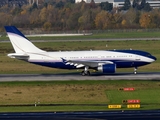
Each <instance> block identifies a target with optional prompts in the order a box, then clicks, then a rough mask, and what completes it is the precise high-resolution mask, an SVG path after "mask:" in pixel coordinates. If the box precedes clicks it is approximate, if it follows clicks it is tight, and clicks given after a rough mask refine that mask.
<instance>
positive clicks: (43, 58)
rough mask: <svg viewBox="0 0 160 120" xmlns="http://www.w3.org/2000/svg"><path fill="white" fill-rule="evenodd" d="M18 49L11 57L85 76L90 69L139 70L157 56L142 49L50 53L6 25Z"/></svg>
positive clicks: (103, 70) (105, 70)
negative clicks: (131, 68) (70, 70)
mask: <svg viewBox="0 0 160 120" xmlns="http://www.w3.org/2000/svg"><path fill="white" fill-rule="evenodd" d="M5 29H6V32H7V34H8V36H9V39H10V41H11V43H12V46H13V48H14V50H15V53H10V54H8V56H9V57H11V58H16V59H20V60H24V61H27V62H29V63H33V64H37V65H41V66H47V67H51V68H60V69H83V71H82V72H81V74H82V75H90V72H89V69H94V70H96V71H101V72H103V73H105V74H107V73H109V74H110V73H115V72H116V68H130V67H133V68H134V74H136V73H137V68H138V67H140V66H144V65H147V64H150V63H152V62H154V61H155V60H156V57H154V56H153V55H151V54H150V53H148V52H145V51H140V50H108V51H107V50H90V51H63V52H62V51H58V52H47V51H44V50H41V49H39V48H38V47H36V46H35V45H34V44H33V43H32V42H30V41H29V40H28V39H27V38H26V37H25V36H24V35H23V34H22V33H21V32H20V31H19V30H18V29H17V28H16V27H15V26H5Z"/></svg>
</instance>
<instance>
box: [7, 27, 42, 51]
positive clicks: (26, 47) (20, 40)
mask: <svg viewBox="0 0 160 120" xmlns="http://www.w3.org/2000/svg"><path fill="white" fill-rule="evenodd" d="M5 29H6V32H7V34H8V37H9V39H10V41H11V43H12V46H13V48H14V50H15V52H16V53H40V52H45V51H43V50H41V49H39V48H37V47H36V46H35V45H34V44H33V43H31V42H30V41H29V40H28V39H27V38H26V37H25V36H24V35H23V34H22V33H21V32H20V31H19V30H18V29H17V28H16V27H14V26H5Z"/></svg>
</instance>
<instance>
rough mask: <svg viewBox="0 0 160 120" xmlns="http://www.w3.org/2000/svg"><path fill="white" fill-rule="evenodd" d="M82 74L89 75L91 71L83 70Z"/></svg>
mask: <svg viewBox="0 0 160 120" xmlns="http://www.w3.org/2000/svg"><path fill="white" fill-rule="evenodd" d="M81 75H82V76H86V75H87V76H90V72H89V71H82V72H81Z"/></svg>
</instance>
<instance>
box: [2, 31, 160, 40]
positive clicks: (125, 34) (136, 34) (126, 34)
mask: <svg viewBox="0 0 160 120" xmlns="http://www.w3.org/2000/svg"><path fill="white" fill-rule="evenodd" d="M154 37H156V38H157V37H160V31H148V32H146V31H143V30H142V31H141V30H139V31H115V32H114V31H112V32H110V31H105V32H103V33H102V32H99V31H97V32H94V33H93V34H92V35H86V36H54V37H28V38H29V39H30V40H73V39H78V40H80V39H105V38H154ZM0 40H9V38H8V37H5V36H2V37H0Z"/></svg>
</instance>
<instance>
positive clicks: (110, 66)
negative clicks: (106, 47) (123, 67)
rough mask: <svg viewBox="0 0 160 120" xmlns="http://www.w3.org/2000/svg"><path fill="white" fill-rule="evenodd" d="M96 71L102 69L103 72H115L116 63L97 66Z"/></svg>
mask: <svg viewBox="0 0 160 120" xmlns="http://www.w3.org/2000/svg"><path fill="white" fill-rule="evenodd" d="M98 71H102V72H103V73H115V72H116V65H115V64H104V65H102V66H99V67H98Z"/></svg>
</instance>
